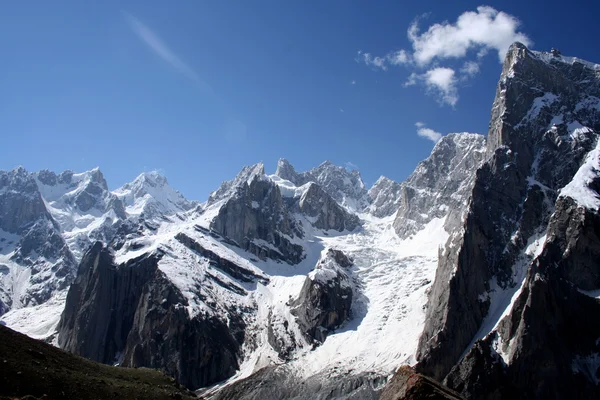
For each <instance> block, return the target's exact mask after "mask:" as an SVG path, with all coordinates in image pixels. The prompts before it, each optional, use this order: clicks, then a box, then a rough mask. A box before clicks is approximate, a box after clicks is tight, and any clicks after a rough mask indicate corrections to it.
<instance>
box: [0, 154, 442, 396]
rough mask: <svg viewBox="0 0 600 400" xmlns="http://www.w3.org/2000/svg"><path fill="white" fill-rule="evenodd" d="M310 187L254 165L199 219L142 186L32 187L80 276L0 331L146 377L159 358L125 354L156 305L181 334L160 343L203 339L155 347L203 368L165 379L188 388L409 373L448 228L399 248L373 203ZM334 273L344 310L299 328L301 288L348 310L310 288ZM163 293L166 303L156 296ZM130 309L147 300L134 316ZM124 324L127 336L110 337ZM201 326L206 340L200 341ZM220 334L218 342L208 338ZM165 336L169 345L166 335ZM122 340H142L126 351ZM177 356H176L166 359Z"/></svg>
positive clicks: (90, 182) (331, 175)
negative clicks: (281, 375) (275, 376)
mask: <svg viewBox="0 0 600 400" xmlns="http://www.w3.org/2000/svg"><path fill="white" fill-rule="evenodd" d="M280 164H281V162H280ZM280 166H281V165H280ZM290 167H291V166H290ZM292 171H293V168H292ZM310 174H311V179H310V180H307V181H306V182H305V181H304V180H305V179H299V178H298V177H297V176H295V175H294V174H292V173H289V171H288V175H290V176H289V178H291V179H293V180H294V181H295V182H294V181H292V180H290V179H284V177H282V176H280V175H277V174H275V175H270V176H267V175H266V174H265V172H264V166H263V165H262V163H260V164H257V165H254V166H250V167H246V168H244V169H243V170H242V171H241V172H240V174H239V175H238V176H237V177H236V178H235V179H233V180H232V181H229V182H225V183H223V185H222V186H221V188H219V189H218V190H217V191H215V192H213V193H212V194H211V196H210V197H209V199H208V201H207V202H206V203H204V204H202V205H198V203H195V202H191V201H188V200H186V199H185V198H183V196H181V194H180V193H179V192H177V191H175V190H173V189H171V188H170V187H169V186H168V185H167V183H166V179H164V178H163V177H161V176H160V175H158V174H154V173H152V174H142V175H140V176H139V177H138V178H136V179H135V180H134V181H133V182H132V183H129V184H127V185H124V186H123V187H121V188H119V189H117V190H115V191H114V192H110V191H109V190H108V189H107V185H106V182H105V181H104V178H103V177H102V174H101V173H100V171H99V170H98V169H95V170H92V171H88V172H85V173H81V174H76V173H72V172H69V171H67V172H64V173H62V174H54V173H51V172H48V171H42V172H39V173H36V174H31V175H30V176H32V177H33V180H32V182H33V185H32V190H33V191H34V192H37V193H39V199H40V212H41V213H45V214H44V215H47V218H48V220H49V221H50V223H53V224H55V226H56V231H57V234H58V235H59V236H60V237H61V238H64V240H65V244H68V246H65V247H66V248H67V249H68V250H69V253H70V254H73V256H72V257H73V259H74V260H77V261H79V260H82V261H81V266H80V267H79V272H80V275H79V276H78V277H77V278H76V279H77V281H76V283H77V285H74V289H72V290H71V291H70V292H69V295H68V296H67V294H66V289H67V288H66V287H63V288H62V289H61V290H58V291H56V292H54V294H52V295H51V296H49V297H48V298H47V299H45V301H43V302H41V303H40V304H38V305H35V307H13V309H12V310H11V311H9V312H8V313H6V314H5V315H3V316H2V317H1V318H2V319H3V321H4V322H5V323H7V324H8V325H9V326H11V327H13V328H16V329H19V330H21V331H24V332H26V333H28V334H30V335H32V336H35V337H40V338H51V337H54V340H55V341H57V343H59V344H61V346H64V347H65V348H67V349H70V350H71V351H74V352H77V353H79V354H82V355H85V356H87V357H91V358H94V359H98V360H99V361H103V362H107V361H108V360H114V359H115V358H117V359H119V360H121V361H120V362H122V363H123V365H131V366H136V365H148V366H158V367H161V365H162V364H160V365H155V364H146V362H148V363H154V362H160V361H157V358H152V360H154V361H150V359H148V360H146V359H145V358H144V357H141V358H140V356H139V355H136V356H135V357H134V356H133V354H138V353H137V352H139V351H140V350H135V348H138V347H139V346H142V347H144V346H146V345H150V343H152V340H154V339H152V338H151V337H150V336H148V337H146V335H154V332H156V329H158V328H152V329H150V327H149V325H148V324H150V325H152V324H159V326H162V325H160V324H162V322H159V321H162V319H161V318H163V317H159V316H154V317H150V316H149V314H146V313H148V312H149V311H148V310H149V309H150V308H147V307H151V305H152V304H158V305H160V304H162V307H163V308H164V309H165V310H169V311H168V315H171V313H172V314H173V315H177V317H174V316H173V317H170V318H175V319H176V320H177V321H179V322H177V323H175V322H171V323H170V324H171V325H172V329H175V330H177V329H183V331H186V332H188V333H187V334H186V335H188V336H186V337H188V338H193V337H194V335H201V336H202V335H208V336H209V337H210V338H211V339H210V340H211V343H212V344H211V345H210V346H209V347H204V348H198V349H197V350H193V349H194V348H195V347H194V345H193V344H192V343H191V342H186V340H188V339H186V340H183V341H177V342H171V341H169V340H167V341H165V342H164V343H165V346H166V345H167V344H168V346H174V347H169V348H170V350H168V351H169V353H164V354H175V355H176V357H182V359H183V358H185V357H186V356H185V354H188V353H189V352H191V353H194V354H198V357H207V360H209V361H207V362H208V364H207V366H206V367H203V366H195V367H194V366H192V365H191V364H190V365H188V363H186V362H183V361H182V362H181V363H180V364H178V365H180V367H177V368H176V369H175V370H172V371H171V373H172V374H173V375H175V376H177V377H178V378H179V379H180V380H181V381H182V382H186V384H188V385H190V386H194V387H198V386H206V385H208V384H212V383H214V382H216V381H221V380H224V379H226V380H227V381H226V382H227V383H226V384H227V385H230V384H232V383H234V382H238V381H240V380H243V379H246V378H249V377H251V376H253V373H254V372H256V371H257V370H259V369H260V368H262V367H265V366H270V367H277V366H278V365H280V364H282V363H284V364H285V365H286V368H289V371H291V372H290V373H291V374H292V375H290V376H294V377H296V378H298V379H305V378H311V377H312V378H311V379H321V378H318V377H322V376H325V375H332V374H333V375H334V376H339V377H342V376H344V375H345V374H350V375H352V376H354V375H356V374H362V373H366V372H368V373H372V374H375V375H376V376H380V377H383V376H387V375H389V374H391V373H392V372H393V371H394V369H395V367H396V366H397V365H398V364H400V363H404V362H408V363H413V362H414V355H415V350H416V345H417V342H418V335H419V330H420V328H419V327H420V326H422V324H423V318H424V315H425V314H424V310H423V306H424V304H425V301H426V296H425V292H426V290H427V288H428V287H429V285H430V284H431V282H432V280H433V278H434V274H435V266H436V261H437V257H438V248H439V247H440V246H441V245H442V244H443V243H444V241H445V240H446V238H447V237H448V232H446V230H445V229H444V227H443V225H444V221H445V216H444V215H442V216H441V218H434V219H432V220H431V221H430V223H428V224H425V225H424V226H423V229H422V230H420V231H419V232H416V233H415V235H413V236H412V237H411V238H410V239H407V240H401V239H400V238H399V237H398V236H397V235H396V233H395V232H394V229H393V226H392V222H393V217H392V216H389V217H386V218H380V217H378V216H375V215H373V214H371V213H369V212H368V208H367V207H366V205H368V204H370V202H371V200H370V199H368V195H367V191H366V190H365V189H364V185H363V184H362V181H361V180H360V176H359V175H358V174H357V173H351V172H347V171H346V170H345V169H344V168H340V167H336V166H333V165H331V164H330V163H324V164H322V165H321V166H319V167H318V168H316V169H315V170H312V171H311V172H310ZM282 175H285V174H283V173H282ZM307 176H308V174H307ZM386 183H388V184H387V185H379V186H381V187H380V190H379V192H380V194H379V196H375V197H379V198H380V199H383V201H380V202H378V204H379V203H382V204H383V203H389V204H391V205H392V208H393V207H395V203H396V199H395V198H394V193H395V191H394V190H393V188H394V187H395V186H396V185H395V184H394V183H393V182H392V181H389V182H387V181H386ZM383 186H386V187H383ZM376 191H377V190H374V191H373V193H374V192H376ZM336 198H337V199H338V200H339V201H340V203H341V204H340V203H338V202H337V201H336ZM365 199H368V200H365ZM361 202H362V203H361ZM342 204H343V206H342ZM388 208H389V205H388ZM363 210H367V212H363ZM356 212H358V214H356ZM375 214H377V213H375ZM175 216H176V217H175ZM11 235H12V234H10V233H6V234H5V235H4V236H5V237H6V239H5V241H6V242H7V243H8V242H9V241H10V242H14V240H13V239H14V238H13V236H11ZM95 240H100V241H102V242H104V248H105V250H101V248H102V247H98V245H95V246H94V247H92V248H90V246H91V245H92V244H93V243H94V241H95ZM332 251H333V253H331V252H332ZM338 253H339V254H340V257H342V258H343V257H348V259H351V260H352V262H351V264H350V265H345V264H344V266H343V267H342V266H338V267H332V266H330V267H327V268H330V269H324V270H318V271H316V270H315V268H316V267H317V265H318V264H319V260H322V258H323V257H325V256H326V255H327V254H338ZM336 257H337V256H336ZM94 260H98V261H94ZM101 260H104V261H101ZM109 260H111V261H109ZM322 262H324V261H321V263H322ZM331 262H333V261H331ZM124 266H130V267H129V268H124ZM319 268H320V267H319ZM331 268H333V269H331ZM335 268H338V269H337V270H336V269H335ZM135 271H137V272H135ZM331 271H338V272H337V273H335V274H334V275H336V274H337V275H339V274H341V275H340V276H344V277H345V278H344V279H345V280H346V281H345V283H343V285H342V286H343V288H344V291H345V292H344V293H347V295H349V296H351V301H350V302H349V306H348V308H347V309H346V310H345V311H344V314H342V315H343V317H342V319H338V320H337V322H336V323H335V324H332V323H331V322H323V321H321V322H319V321H314V322H311V320H310V319H309V320H305V321H304V322H303V324H304V325H302V326H301V325H300V324H299V322H298V317H297V315H298V314H297V313H298V312H299V311H298V310H300V308H302V307H309V305H308V306H307V305H306V304H299V303H298V299H299V298H300V296H301V291H302V290H303V287H305V286H306V282H307V280H309V281H310V280H311V279H312V280H316V281H319V282H321V283H322V288H321V289H320V290H325V293H323V295H324V296H329V298H331V299H332V301H338V302H340V304H342V303H348V302H346V301H345V300H344V299H343V298H342V297H339V298H337V300H336V296H346V295H345V294H341V295H340V293H337V292H334V291H330V292H328V291H329V290H330V289H328V287H329V283H328V282H329V281H328V280H327V279H325V280H322V279H320V278H319V277H322V276H327V277H329V275H330V274H331ZM334 275H332V277H334V278H335V276H334ZM71 279H72V278H71ZM127 282H128V283H127ZM332 282H333V281H332ZM125 284H126V285H129V286H127V289H124V288H123V285H125ZM80 290H85V291H86V292H81V293H79V292H78V291H80ZM348 290H350V292H348ZM165 291H166V292H168V293H171V294H168V295H167V294H159V293H166V292H165ZM71 292H73V293H71ZM76 292H77V293H79V294H78V295H75V293H76ZM144 293H146V294H144ZM125 294H127V295H125ZM123 296H124V297H123ZM138 296H146V297H143V298H144V299H145V300H144V301H141V300H140V299H141V298H142V297H138ZM161 296H162V297H161ZM65 302H66V310H67V311H65V312H64V313H63V317H62V318H63V322H61V323H60V324H58V318H59V317H60V315H61V312H62V310H63V308H64V307H65ZM292 304H294V306H292ZM31 305H33V304H31ZM106 307H109V309H106V310H105V309H104V308H106ZM298 307H300V308H298ZM294 309H295V310H296V311H294ZM84 310H88V311H84ZM91 310H93V311H91ZM103 310H104V311H103ZM323 311H324V312H329V313H330V314H331V315H334V314H335V313H336V312H337V311H334V310H330V311H328V310H327V307H325V308H324V309H323ZM80 313H83V314H81V315H80ZM332 313H333V314H332ZM309 314H310V307H309ZM138 315H139V316H138ZM84 316H85V317H84ZM106 318H109V319H106ZM328 318H329V317H328ZM111 321H112V322H111ZM114 321H122V322H119V323H117V322H114ZM126 321H129V322H126ZM202 321H204V322H202ZM209 321H210V322H209ZM121 323H123V324H129V325H128V326H130V328H129V330H127V329H125V330H123V329H119V328H118V325H119V324H121ZM313 323H314V324H316V325H311V324H313ZM57 324H58V332H59V335H58V339H56V330H57ZM89 324H91V325H89ZM173 324H174V325H173ZM177 324H181V327H180V328H177V327H178V325H177ZM198 324H199V325H198ZM206 324H209V325H208V326H211V327H212V328H210V330H206V329H207V328H206V326H207V325H206ZM307 324H308V326H307ZM319 324H322V325H319ZM100 326H101V327H102V329H98V327H100ZM234 326H235V328H234ZM184 327H185V328H184ZM203 327H204V328H203ZM169 329H171V328H169ZM221 329H225V330H226V331H227V332H228V333H227V334H224V333H222V334H219V335H217V336H213V335H215V333H214V332H215V330H217V331H218V330H221ZM183 331H180V332H183ZM86 332H87V333H86ZM174 332H175V331H174ZM223 332H225V331H223ZM236 332H237V333H236ZM311 332H312V333H311ZM315 332H320V333H319V334H316V333H315ZM173 334H174V335H175V336H173V340H175V338H176V336H177V335H178V334H175V333H173ZM82 335H83V336H82ZM85 335H92V336H93V337H94V339H92V338H91V337H87V336H85ZM98 335H100V336H98ZM103 335H105V336H103ZM123 335H125V336H123ZM190 335H191V336H190ZM240 335H241V336H240ZM134 336H135V337H136V338H139V339H136V340H134V341H133V342H131V340H133V339H131V337H134ZM86 337H87V339H86ZM101 337H103V338H102V339H101ZM128 337H129V338H130V339H128ZM396 337H402V338H403V340H402V341H400V342H398V341H396V339H394V338H396ZM181 340H182V339H181ZM177 343H179V344H177ZM185 343H187V344H185ZM394 343H395V344H394ZM183 344H185V346H186V348H187V349H188V350H185V349H183V348H180V347H178V346H181V345H183ZM97 346H100V347H97ZM102 346H105V347H102ZM131 346H133V347H131ZM232 346H233V347H232ZM390 346H392V347H391V348H390ZM227 348H229V349H230V350H226V349H227ZM236 349H237V350H236ZM164 351H165V352H166V351H167V350H166V348H165V350H164ZM186 352H187V353H186ZM195 352H198V353H195ZM205 352H206V353H205ZM191 353H189V354H191ZM209 354H212V356H210V355H209ZM165 356H166V355H165ZM211 357H220V358H219V360H221V361H218V360H217V359H213V358H211ZM144 360H146V361H144ZM225 360H228V361H225ZM212 363H219V364H218V365H219V366H218V367H216V366H215V365H214V364H212ZM349 365H353V367H352V368H350V367H349ZM198 368H200V372H199V370H198ZM202 368H209V369H210V371H212V372H210V373H205V372H202V371H204V369H202ZM216 389H218V387H216V388H215V390H216Z"/></svg>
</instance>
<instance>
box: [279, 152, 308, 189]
mask: <svg viewBox="0 0 600 400" xmlns="http://www.w3.org/2000/svg"><path fill="white" fill-rule="evenodd" d="M275 175H277V176H278V177H280V178H282V179H285V180H288V181H290V182H292V183H293V184H294V185H296V186H302V185H303V184H304V183H305V182H304V178H303V177H302V175H300V174H298V173H297V172H296V170H295V169H294V166H293V165H292V164H290V162H289V161H288V160H286V159H285V158H280V159H279V161H277V170H276V171H275Z"/></svg>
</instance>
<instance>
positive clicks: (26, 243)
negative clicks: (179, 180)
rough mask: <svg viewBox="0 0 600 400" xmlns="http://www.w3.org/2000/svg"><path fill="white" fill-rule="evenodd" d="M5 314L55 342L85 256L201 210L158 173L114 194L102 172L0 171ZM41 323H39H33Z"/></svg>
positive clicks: (0, 306) (0, 297) (0, 280)
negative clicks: (97, 246)
mask: <svg viewBox="0 0 600 400" xmlns="http://www.w3.org/2000/svg"><path fill="white" fill-rule="evenodd" d="M0 188H1V189H0V199H1V205H0V210H1V211H0V212H1V213H2V218H1V219H0V235H1V237H0V265H2V274H1V275H0V311H1V312H2V314H4V315H3V316H2V319H3V320H5V321H6V322H7V323H8V324H9V325H11V326H13V327H15V328H17V329H20V330H21V331H23V332H25V333H28V334H30V335H32V336H34V337H48V336H51V335H52V334H53V333H54V332H55V331H56V325H57V323H58V319H59V318H60V314H61V312H62V310H63V308H64V302H65V298H66V290H67V289H68V288H69V285H70V284H71V282H72V281H73V279H74V278H75V275H76V271H77V264H78V263H79V262H80V260H81V258H82V257H83V255H84V253H85V251H87V250H88V249H89V247H90V246H91V244H93V243H94V242H95V241H103V242H109V241H110V240H112V239H113V238H114V237H115V236H116V235H117V234H119V233H120V232H122V231H123V230H127V229H130V227H131V226H134V225H136V224H137V221H138V219H139V218H140V214H142V213H143V219H144V224H145V225H150V226H153V225H155V224H156V222H154V219H155V218H156V219H158V220H162V219H165V218H168V217H169V216H171V215H174V214H175V213H177V212H184V211H187V210H190V209H191V208H193V207H194V206H196V205H197V203H195V202H190V201H188V200H186V199H184V198H183V196H182V195H181V194H180V193H179V192H177V191H175V190H173V189H172V188H170V187H169V186H168V184H167V182H166V179H165V178H164V177H161V176H160V175H158V174H156V173H149V174H142V175H140V176H139V177H138V178H137V179H136V180H135V181H134V182H132V183H130V184H127V185H125V186H124V187H122V188H120V189H118V190H116V191H115V192H111V191H109V189H108V185H107V182H106V180H105V179H104V176H103V175H102V172H101V171H100V169H98V168H95V169H93V170H90V171H86V172H83V173H74V172H73V171H64V172H62V173H60V174H56V173H54V172H51V171H47V170H43V171H40V172H36V173H29V172H27V171H26V170H25V169H24V168H22V167H19V168H16V169H15V170H13V171H8V172H4V171H0ZM32 320H36V321H38V322H39V323H32Z"/></svg>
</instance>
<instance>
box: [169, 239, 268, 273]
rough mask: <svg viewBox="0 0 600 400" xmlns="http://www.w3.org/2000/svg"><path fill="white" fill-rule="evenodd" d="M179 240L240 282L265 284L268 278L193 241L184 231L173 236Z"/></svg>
mask: <svg viewBox="0 0 600 400" xmlns="http://www.w3.org/2000/svg"><path fill="white" fill-rule="evenodd" d="M175 239H177V240H178V241H179V242H181V243H182V244H183V245H184V246H186V247H187V248H189V249H191V250H193V251H194V252H196V253H197V254H199V255H201V256H202V257H205V258H207V259H209V260H210V261H211V265H213V266H214V267H215V268H218V269H220V270H222V271H223V272H225V273H227V274H229V275H230V276H232V277H233V278H235V279H237V280H240V281H242V282H257V281H258V282H261V283H262V284H267V283H268V282H269V280H268V279H267V278H265V277H264V276H258V275H256V274H255V273H254V272H252V271H249V270H247V269H245V268H243V267H240V266H239V265H237V264H235V263H233V262H231V261H229V260H226V259H224V258H223V257H221V256H219V255H218V254H216V253H214V252H212V251H210V250H209V249H206V248H204V247H202V246H201V245H200V244H199V243H198V242H196V241H194V239H192V238H191V237H189V236H187V235H186V234H185V233H182V232H180V233H178V234H177V235H176V236H175Z"/></svg>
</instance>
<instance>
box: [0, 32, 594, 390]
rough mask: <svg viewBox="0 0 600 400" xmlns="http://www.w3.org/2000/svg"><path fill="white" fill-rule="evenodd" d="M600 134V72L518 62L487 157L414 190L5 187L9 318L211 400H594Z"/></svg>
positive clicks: (514, 55)
mask: <svg viewBox="0 0 600 400" xmlns="http://www.w3.org/2000/svg"><path fill="white" fill-rule="evenodd" d="M599 131H600V67H599V66H598V65H595V64H592V63H588V62H584V61H581V60H578V59H576V58H570V57H564V56H561V55H559V54H557V53H542V52H532V51H530V50H528V49H527V48H525V47H524V46H523V45H521V44H514V45H513V46H512V47H511V48H510V50H509V52H508V54H507V57H506V61H505V63H504V66H503V71H502V75H501V77H500V81H499V83H498V89H497V93H496V98H495V100H494V104H493V108H492V119H491V123H490V131H489V132H488V135H487V137H485V136H483V135H478V134H471V133H456V134H449V135H446V136H444V137H442V138H441V139H440V140H439V141H438V142H437V143H436V145H435V147H434V148H433V150H432V152H431V154H430V155H429V157H428V158H426V159H425V160H423V161H422V162H420V163H419V164H418V165H417V166H416V168H415V170H414V172H413V173H412V174H411V175H410V176H409V177H408V178H407V179H406V181H404V182H394V181H392V180H390V179H388V178H386V177H383V176H382V177H381V178H380V179H378V180H377V182H376V183H375V184H374V185H373V186H372V187H371V188H367V187H365V184H364V182H363V181H362V178H361V176H360V173H359V172H358V171H349V170H348V169H346V168H344V167H340V166H336V165H333V164H332V163H330V162H324V163H322V164H321V165H319V166H317V167H315V168H313V169H311V170H309V171H304V172H298V171H296V170H295V168H294V167H293V166H292V165H291V164H290V163H289V162H288V161H287V160H285V159H280V160H279V161H278V163H277V169H276V172H275V174H272V175H270V174H267V173H266V172H265V166H264V165H263V164H262V163H258V164H255V165H253V166H247V167H244V168H243V169H242V170H241V171H240V173H239V174H238V175H237V176H236V177H234V178H233V179H232V180H230V181H227V182H223V184H222V185H221V186H220V187H219V188H216V190H215V191H214V192H212V193H211V194H210V196H209V197H208V199H207V200H206V201H205V202H202V203H201V202H196V201H190V200H187V199H186V198H185V197H184V196H183V195H182V194H181V193H179V192H178V191H176V190H175V189H173V188H171V187H170V186H169V185H168V183H167V180H166V178H164V177H163V176H161V175H160V174H157V173H144V174H141V175H140V176H138V177H137V178H136V179H135V180H134V181H133V182H131V183H128V184H126V185H124V186H122V187H121V188H119V189H117V190H114V191H110V190H109V189H108V185H107V183H106V181H105V180H104V177H103V176H102V173H101V172H100V170H99V169H94V170H92V171H87V172H84V173H73V172H71V171H65V172H63V173H60V174H56V173H54V172H50V171H40V172H34V173H30V172H28V171H26V170H24V169H23V168H17V169H15V170H12V171H3V172H0V319H2V320H3V321H4V323H6V324H7V325H8V326H9V327H12V328H14V329H17V330H20V331H23V332H25V333H27V334H29V335H30V336H33V337H38V338H44V339H46V340H49V341H52V342H53V343H54V344H56V345H58V346H60V347H61V348H63V349H65V350H68V351H70V352H73V353H75V354H78V355H81V356H84V357H87V358H90V359H92V360H94V361H98V362H102V363H106V364H118V365H121V366H127V367H151V368H157V369H161V370H163V371H165V372H166V373H167V374H169V375H171V376H173V377H175V378H176V379H177V380H178V381H179V382H181V383H182V384H183V385H185V386H187V387H188V388H191V389H201V393H202V394H203V395H206V396H211V397H213V398H216V399H233V398H235V399H257V398H260V399H281V398H294V399H314V398H331V399H375V398H377V397H378V396H379V393H381V392H382V390H383V388H384V386H385V385H386V382H387V379H388V378H389V377H391V376H392V375H393V374H394V372H395V371H396V370H397V369H398V368H399V367H400V366H401V365H406V364H408V365H410V366H413V367H414V368H415V369H416V371H417V372H418V373H419V374H421V375H419V377H421V378H419V379H426V378H423V376H429V377H432V378H434V379H436V380H438V381H441V382H443V383H444V384H445V385H447V386H448V387H450V388H451V389H453V390H455V391H456V392H458V393H460V394H461V395H463V396H465V397H466V398H489V399H492V398H548V397H553V396H554V395H558V396H562V397H565V396H568V394H569V393H572V392H573V391H574V390H577V391H578V393H580V394H581V395H582V396H583V397H584V398H594V397H595V396H598V395H599V394H600V392H599V389H598V383H599V381H598V373H599V369H598V368H599V367H600V364H599V363H598V357H599V356H598V354H600V347H598V338H599V337H600V323H598V322H595V321H597V320H599V319H598V318H597V317H598V316H600V305H599V303H598V299H597V296H598V291H599V290H600V261H599V260H600V233H599V232H598V227H599V226H600V220H599V217H598V216H599V210H598V208H599V205H600V194H599V191H600V172H599V171H600V164H599V163H600V159H599V157H600V150H599V143H600V141H599V140H598V132H599ZM403 371H404V372H403ZM407 371H411V370H410V369H401V370H400V371H399V374H400V375H402V374H404V375H407V374H409V372H407ZM404 375H402V376H404ZM398 376H399V375H398V374H397V376H396V377H398ZM415 376H417V375H415ZM405 378H406V377H405ZM398 379H400V378H398ZM408 379H409V378H408ZM404 380H406V379H404ZM409 380H410V379H409ZM394 382H396V378H395V379H392V380H391V383H390V385H391V386H390V387H388V388H387V389H386V390H385V393H386V396H388V395H389V393H390V390H392V389H391V387H394V386H393V385H395V383H394ZM434 386H435V385H434ZM435 387H437V386H435ZM448 393H450V391H449V392H448ZM452 393H455V392H452ZM453 396H454V395H453Z"/></svg>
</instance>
